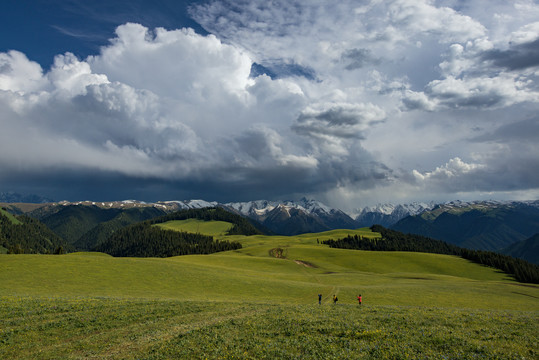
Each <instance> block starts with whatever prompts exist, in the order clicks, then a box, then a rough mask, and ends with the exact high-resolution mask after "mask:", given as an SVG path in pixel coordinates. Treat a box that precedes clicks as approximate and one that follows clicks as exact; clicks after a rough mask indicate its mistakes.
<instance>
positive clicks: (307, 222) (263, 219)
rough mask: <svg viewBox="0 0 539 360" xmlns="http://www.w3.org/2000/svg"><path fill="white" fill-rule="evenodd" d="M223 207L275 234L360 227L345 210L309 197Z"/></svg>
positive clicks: (241, 203)
mask: <svg viewBox="0 0 539 360" xmlns="http://www.w3.org/2000/svg"><path fill="white" fill-rule="evenodd" d="M221 206H222V207H223V208H225V209H227V210H230V211H232V212H236V213H238V214H240V215H243V216H247V217H249V218H251V219H254V220H256V221H258V222H259V223H261V224H262V225H263V226H264V227H266V228H268V229H269V230H271V231H273V232H274V233H276V234H281V235H297V234H302V233H308V232H320V231H326V230H332V229H355V228H357V227H358V226H357V223H356V222H355V221H354V219H352V218H351V217H350V216H349V215H347V214H346V213H344V212H343V211H341V210H338V209H333V208H330V207H328V206H327V205H324V204H322V203H321V202H319V201H315V200H308V199H306V198H303V199H301V200H299V201H297V202H294V201H267V200H258V201H250V202H240V203H227V204H222V205H221Z"/></svg>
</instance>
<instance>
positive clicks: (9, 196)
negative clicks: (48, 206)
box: [0, 192, 53, 204]
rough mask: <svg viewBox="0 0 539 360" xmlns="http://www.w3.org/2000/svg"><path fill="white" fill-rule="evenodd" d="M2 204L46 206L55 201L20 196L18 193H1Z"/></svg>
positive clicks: (25, 195) (33, 196) (34, 196)
mask: <svg viewBox="0 0 539 360" xmlns="http://www.w3.org/2000/svg"><path fill="white" fill-rule="evenodd" d="M0 202H2V203H31V204H45V203H50V202H53V200H51V199H48V198H45V197H43V196H39V195H34V194H19V193H16V192H0Z"/></svg>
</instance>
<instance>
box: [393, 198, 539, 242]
mask: <svg viewBox="0 0 539 360" xmlns="http://www.w3.org/2000/svg"><path fill="white" fill-rule="evenodd" d="M391 228H392V229H394V230H397V231H400V232H404V233H412V234H418V235H423V236H428V237H431V238H435V239H438V240H443V241H446V242H449V243H452V244H456V245H458V246H461V247H465V248H470V249H481V250H492V251H500V250H501V249H504V248H506V247H508V246H510V245H511V244H513V243H516V242H518V241H522V240H525V239H527V238H529V237H530V236H532V235H534V234H536V233H538V232H539V207H538V202H530V203H524V202H508V203H503V202H475V203H448V204H444V205H438V206H436V207H435V208H434V209H432V210H430V211H425V212H423V213H421V214H420V215H415V216H409V217H406V218H404V219H402V220H400V221H399V222H398V223H397V224H395V225H394V226H392V227H391Z"/></svg>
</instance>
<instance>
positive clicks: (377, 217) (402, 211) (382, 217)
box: [353, 202, 436, 227]
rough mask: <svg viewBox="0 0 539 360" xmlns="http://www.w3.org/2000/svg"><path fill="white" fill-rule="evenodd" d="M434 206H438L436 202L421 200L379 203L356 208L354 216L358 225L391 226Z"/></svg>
mask: <svg viewBox="0 0 539 360" xmlns="http://www.w3.org/2000/svg"><path fill="white" fill-rule="evenodd" d="M434 206H436V205H435V203H419V202H414V203H411V204H402V205H394V204H379V205H376V206H369V207H365V208H363V209H356V210H355V211H354V212H353V213H354V215H353V217H354V219H355V220H356V222H357V224H358V227H369V226H372V225H382V226H384V227H390V226H392V225H394V224H396V223H397V222H398V221H399V220H401V219H403V218H405V217H407V216H410V215H418V214H421V213H422V212H424V211H428V210H431V209H432V208H434Z"/></svg>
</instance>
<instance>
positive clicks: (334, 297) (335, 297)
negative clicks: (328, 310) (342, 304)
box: [333, 295, 339, 304]
mask: <svg viewBox="0 0 539 360" xmlns="http://www.w3.org/2000/svg"><path fill="white" fill-rule="evenodd" d="M337 301H339V299H337V296H335V295H333V304H337Z"/></svg>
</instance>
